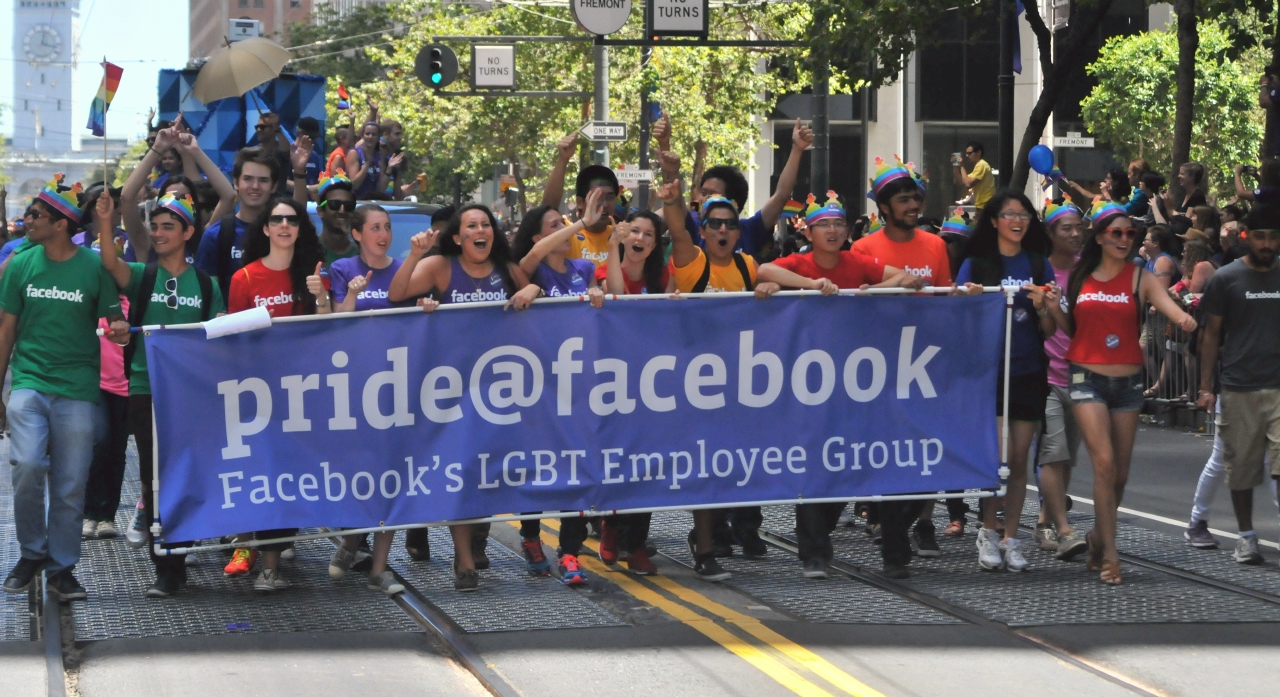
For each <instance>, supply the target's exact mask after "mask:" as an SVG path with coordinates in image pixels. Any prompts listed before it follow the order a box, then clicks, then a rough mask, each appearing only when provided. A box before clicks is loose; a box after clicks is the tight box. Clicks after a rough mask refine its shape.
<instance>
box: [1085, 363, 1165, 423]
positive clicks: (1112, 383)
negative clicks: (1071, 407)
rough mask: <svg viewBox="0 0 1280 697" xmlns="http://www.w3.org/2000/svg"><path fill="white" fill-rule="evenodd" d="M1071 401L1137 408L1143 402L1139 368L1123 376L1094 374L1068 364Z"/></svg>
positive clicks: (1109, 406) (1124, 408)
mask: <svg viewBox="0 0 1280 697" xmlns="http://www.w3.org/2000/svg"><path fill="white" fill-rule="evenodd" d="M1069 382H1070V383H1071V387H1070V388H1068V389H1070V390H1071V403H1072V404H1089V403H1091V402H1097V403H1099V404H1105V405H1107V409H1110V410H1111V411H1118V412H1123V411H1138V410H1139V409H1141V408H1142V405H1143V403H1144V402H1145V401H1146V400H1145V398H1144V397H1143V396H1142V390H1143V389H1144V387H1145V384H1144V382H1145V381H1144V380H1143V379H1142V371H1141V370H1139V371H1138V372H1136V373H1134V374H1133V375H1127V376H1125V377H1122V378H1113V377H1110V376H1107V375H1101V374H1099V373H1095V372H1093V371H1092V370H1088V369H1087V368H1081V367H1080V366H1078V365H1072V366H1071V378H1070V380H1069Z"/></svg>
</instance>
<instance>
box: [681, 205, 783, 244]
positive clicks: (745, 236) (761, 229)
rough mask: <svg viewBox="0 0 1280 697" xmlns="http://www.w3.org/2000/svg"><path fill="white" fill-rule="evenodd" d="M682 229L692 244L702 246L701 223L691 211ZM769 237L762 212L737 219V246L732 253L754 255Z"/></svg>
mask: <svg viewBox="0 0 1280 697" xmlns="http://www.w3.org/2000/svg"><path fill="white" fill-rule="evenodd" d="M684 228H685V229H686V230H688V231H689V236H690V237H692V238H693V243H694V244H696V245H698V246H699V247H701V246H703V244H702V225H701V221H699V220H698V216H696V215H694V213H693V211H689V212H688V215H686V216H685V219H684ZM771 236H772V232H771V231H770V230H769V229H768V228H767V227H765V225H764V214H763V211H756V212H755V213H754V214H752V215H751V216H750V217H747V218H738V244H737V246H736V247H734V248H733V251H735V252H743V253H746V254H755V253H756V252H759V251H760V250H761V249H762V248H763V247H764V245H765V242H767V241H768V240H769V238H770V237H771Z"/></svg>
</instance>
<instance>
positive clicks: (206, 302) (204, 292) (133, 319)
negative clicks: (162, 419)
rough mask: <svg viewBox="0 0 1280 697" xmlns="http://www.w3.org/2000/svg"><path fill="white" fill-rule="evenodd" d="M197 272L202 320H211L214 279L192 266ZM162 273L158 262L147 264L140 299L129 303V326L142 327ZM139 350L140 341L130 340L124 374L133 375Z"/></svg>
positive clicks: (125, 355)
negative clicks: (135, 358) (134, 362)
mask: <svg viewBox="0 0 1280 697" xmlns="http://www.w3.org/2000/svg"><path fill="white" fill-rule="evenodd" d="M191 268H192V269H194V270H195V272H196V280H197V281H198V282H199V283H200V321H201V322H207V321H209V312H210V311H211V309H212V303H213V279H211V278H209V274H207V273H205V272H203V271H201V270H200V269H197V268H196V267H194V266H192V267H191ZM159 273H160V266H159V265H158V264H147V268H146V270H144V271H143V272H142V283H141V284H140V285H139V286H138V299H137V300H136V301H135V302H133V303H132V304H131V305H129V326H130V327H141V326H142V318H143V316H145V315H146V314H147V306H148V305H150V304H151V294H152V293H154V292H155V289H156V276H157V275H159ZM137 350H138V342H136V341H130V342H129V343H127V344H125V347H124V376H125V378H126V379H128V378H129V377H131V374H132V372H133V355H134V353H135V352H136V351H137Z"/></svg>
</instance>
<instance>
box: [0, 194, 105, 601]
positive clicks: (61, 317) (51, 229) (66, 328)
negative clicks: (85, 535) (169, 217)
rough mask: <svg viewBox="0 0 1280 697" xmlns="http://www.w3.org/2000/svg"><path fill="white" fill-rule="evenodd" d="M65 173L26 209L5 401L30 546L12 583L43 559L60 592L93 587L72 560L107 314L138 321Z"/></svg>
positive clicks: (74, 595) (8, 585)
mask: <svg viewBox="0 0 1280 697" xmlns="http://www.w3.org/2000/svg"><path fill="white" fill-rule="evenodd" d="M61 179H62V175H61V174H59V175H58V176H57V178H56V179H54V180H53V181H51V182H49V184H47V185H46V186H45V188H44V190H43V191H41V192H40V194H39V195H37V196H36V198H35V200H34V201H32V203H31V207H30V208H28V209H27V211H26V213H25V214H24V215H23V219H24V221H25V223H26V228H27V240H28V241H29V242H30V243H31V244H32V246H31V247H29V248H28V249H26V250H25V251H22V252H19V253H16V254H15V255H14V258H13V259H12V260H11V261H10V263H9V265H8V269H7V270H6V272H5V274H4V278H3V280H0V309H3V310H4V316H3V318H2V319H0V375H3V374H4V372H5V370H6V369H8V368H10V367H12V368H13V392H12V393H11V394H10V396H9V404H8V406H7V407H4V406H0V423H2V422H3V420H4V418H5V417H6V416H7V417H8V422H9V432H10V436H11V440H10V444H9V459H10V461H11V462H12V464H13V473H12V476H13V518H14V527H15V530H16V533H17V538H18V543H19V544H20V545H21V546H22V558H21V559H20V560H19V561H18V563H17V565H16V566H14V568H13V570H12V571H11V572H10V573H9V576H8V577H7V578H6V579H5V581H4V590H5V592H7V593H21V592H23V591H25V590H26V589H27V587H28V586H29V585H30V584H31V579H32V578H34V577H35V575H36V574H37V573H39V572H40V570H41V569H42V568H43V569H45V571H46V572H47V574H48V575H47V584H48V587H49V590H50V591H52V592H53V594H54V595H56V596H58V598H59V599H60V600H84V599H85V598H86V597H88V594H87V593H86V592H85V590H84V587H83V586H81V585H80V583H79V581H77V580H76V578H75V576H73V575H72V570H73V569H74V568H75V565H76V562H78V561H80V526H81V518H83V517H84V490H85V484H86V483H87V481H88V478H89V465H90V463H91V462H92V460H93V423H94V412H95V410H96V408H97V404H98V384H99V369H100V358H99V342H98V333H97V330H98V318H99V317H107V318H108V319H110V320H111V329H110V332H109V334H108V338H110V339H112V340H114V341H123V340H124V339H125V338H126V337H128V326H127V325H126V324H125V323H124V321H123V317H122V316H121V314H120V299H119V296H118V295H117V294H116V288H115V284H114V283H112V281H111V277H110V276H108V275H107V273H106V271H105V270H104V269H103V268H102V262H101V261H99V260H98V256H97V255H96V254H94V253H93V252H91V251H89V250H88V249H86V248H84V247H81V246H79V245H77V244H75V243H74V242H72V241H71V235H72V233H73V232H75V229H76V227H77V226H78V224H79V222H80V208H79V207H78V202H77V200H76V196H77V194H78V193H79V191H78V189H79V185H78V184H77V185H76V189H75V190H73V189H69V188H67V187H64V186H61V185H60V182H61ZM108 198H109V197H108ZM109 220H110V218H108V221H109ZM108 239H110V237H108ZM109 246H112V248H114V245H109ZM10 357H12V362H11V360H10ZM46 478H47V479H48V482H49V506H48V512H47V514H46V511H45V480H46Z"/></svg>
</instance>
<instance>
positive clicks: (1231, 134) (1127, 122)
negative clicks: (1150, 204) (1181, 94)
mask: <svg viewBox="0 0 1280 697" xmlns="http://www.w3.org/2000/svg"><path fill="white" fill-rule="evenodd" d="M1197 34H1198V43H1199V46H1198V49H1197V52H1196V56H1195V75H1194V76H1193V79H1194V84H1195V89H1196V91H1195V94H1194V95H1193V100H1192V101H1193V103H1194V105H1195V110H1194V112H1193V113H1192V114H1191V117H1190V119H1189V121H1190V124H1191V133H1190V134H1189V141H1190V147H1189V148H1188V152H1187V154H1186V155H1184V156H1183V157H1185V158H1187V159H1191V160H1196V161H1198V162H1202V163H1204V165H1205V167H1206V169H1207V170H1208V176H1209V181H1210V184H1211V186H1213V187H1214V188H1215V189H1216V190H1217V192H1218V193H1219V195H1221V196H1224V197H1229V196H1230V195H1231V192H1232V191H1234V187H1233V185H1232V178H1231V169H1232V166H1233V165H1235V164H1236V163H1240V162H1252V161H1253V160H1254V158H1255V156H1256V153H1257V152H1258V145H1259V143H1260V141H1261V139H1262V135H1263V130H1264V126H1263V119H1264V117H1263V114H1262V113H1261V110H1260V109H1258V108H1257V102H1256V95H1257V87H1256V85H1257V74H1258V72H1259V68H1260V67H1261V66H1262V64H1263V62H1264V61H1265V60H1266V57H1267V53H1268V51H1267V50H1265V49H1263V48H1262V47H1260V46H1259V47H1255V48H1253V49H1251V50H1248V51H1246V52H1244V53H1243V54H1242V55H1241V56H1240V57H1239V58H1236V59H1233V58H1231V53H1232V43H1231V39H1230V37H1229V35H1228V33H1227V32H1226V31H1225V30H1224V29H1223V28H1222V26H1221V25H1220V24H1219V23H1218V22H1216V21H1213V20H1202V21H1201V22H1200V25H1199V27H1198V30H1197ZM1180 50H1181V45H1180V41H1179V38H1178V37H1177V36H1176V35H1175V34H1172V33H1170V32H1161V31H1153V32H1144V33H1141V34H1135V35H1133V36H1123V37H1115V38H1113V39H1111V40H1110V41H1108V42H1107V43H1106V45H1105V46H1103V48H1102V50H1101V51H1100V52H1099V55H1098V60H1097V61H1095V62H1094V63H1092V64H1091V65H1089V66H1088V68H1087V70H1088V72H1089V74H1090V75H1092V76H1094V77H1095V78H1097V80H1098V84H1097V86H1095V87H1094V88H1093V91H1092V92H1091V93H1090V94H1089V96H1088V97H1087V98H1086V99H1085V100H1084V102H1083V103H1082V104H1081V113H1082V114H1083V116H1084V121H1085V126H1086V127H1087V128H1088V129H1089V131H1090V132H1091V133H1093V134H1094V135H1095V136H1097V137H1098V138H1100V139H1102V140H1104V141H1106V142H1107V144H1109V145H1110V146H1111V148H1112V149H1113V150H1115V151H1116V153H1117V154H1118V155H1119V156H1121V157H1123V158H1125V159H1129V158H1136V157H1142V158H1145V159H1146V160H1147V161H1148V162H1150V163H1151V164H1152V165H1153V166H1154V167H1155V169H1157V170H1159V171H1164V172H1174V171H1176V170H1175V169H1174V166H1175V165H1176V164H1178V160H1177V157H1178V153H1177V152H1176V150H1175V144H1174V140H1175V139H1174V136H1173V134H1174V131H1175V128H1176V125H1175V124H1176V121H1177V115H1176V106H1175V105H1174V104H1172V103H1171V102H1170V100H1169V95H1170V94H1172V93H1173V92H1174V90H1175V89H1176V84H1177V80H1178V75H1177V72H1178V61H1179V53H1180ZM1183 161H1186V159H1184V160H1183Z"/></svg>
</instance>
